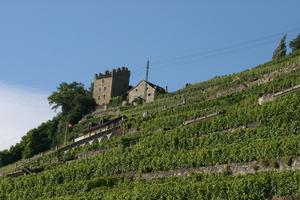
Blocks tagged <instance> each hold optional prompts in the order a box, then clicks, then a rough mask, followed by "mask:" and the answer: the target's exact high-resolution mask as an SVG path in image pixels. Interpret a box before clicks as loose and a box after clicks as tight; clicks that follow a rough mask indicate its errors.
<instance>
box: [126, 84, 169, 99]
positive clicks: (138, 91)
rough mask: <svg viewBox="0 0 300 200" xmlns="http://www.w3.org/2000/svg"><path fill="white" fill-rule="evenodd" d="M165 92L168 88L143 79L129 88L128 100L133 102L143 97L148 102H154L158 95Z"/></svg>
mask: <svg viewBox="0 0 300 200" xmlns="http://www.w3.org/2000/svg"><path fill="white" fill-rule="evenodd" d="M146 88H147V89H146ZM163 93H166V90H165V89H164V88H162V87H159V86H157V85H155V84H153V83H150V82H147V81H145V80H142V81H140V82H139V83H138V84H137V86H135V87H134V88H132V89H131V90H129V92H128V101H129V103H132V102H133V101H134V100H135V99H136V98H138V97H141V98H142V99H144V100H145V101H146V102H152V101H154V100H155V98H156V97H157V95H159V94H163Z"/></svg>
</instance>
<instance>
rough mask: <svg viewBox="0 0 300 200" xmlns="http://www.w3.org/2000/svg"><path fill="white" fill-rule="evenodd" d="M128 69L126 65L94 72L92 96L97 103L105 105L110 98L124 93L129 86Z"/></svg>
mask: <svg viewBox="0 0 300 200" xmlns="http://www.w3.org/2000/svg"><path fill="white" fill-rule="evenodd" d="M129 78H130V71H129V70H128V68H127V67H122V68H117V69H113V70H112V71H111V72H110V71H106V72H105V73H104V74H102V73H100V74H95V80H94V88H93V97H94V99H95V101H96V103H97V104H98V105H106V104H108V103H109V102H110V100H111V98H113V97H117V96H122V95H125V94H126V92H127V91H128V88H129Z"/></svg>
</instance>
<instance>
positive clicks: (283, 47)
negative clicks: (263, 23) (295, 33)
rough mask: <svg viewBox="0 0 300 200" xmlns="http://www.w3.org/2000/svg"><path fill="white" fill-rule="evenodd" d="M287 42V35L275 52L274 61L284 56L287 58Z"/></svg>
mask: <svg viewBox="0 0 300 200" xmlns="http://www.w3.org/2000/svg"><path fill="white" fill-rule="evenodd" d="M285 40H286V35H284V36H283V37H282V38H281V40H280V43H279V45H278V47H277V48H276V49H275V51H274V52H273V57H272V59H273V60H276V59H279V58H283V57H284V56H286V44H285Z"/></svg>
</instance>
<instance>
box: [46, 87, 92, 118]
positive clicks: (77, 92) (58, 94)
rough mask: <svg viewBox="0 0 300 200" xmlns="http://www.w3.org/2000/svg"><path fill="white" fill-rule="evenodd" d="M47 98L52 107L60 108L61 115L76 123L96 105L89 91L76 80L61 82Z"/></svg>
mask: <svg viewBox="0 0 300 200" xmlns="http://www.w3.org/2000/svg"><path fill="white" fill-rule="evenodd" d="M48 100H49V103H50V104H51V105H52V109H58V108H61V110H62V115H63V116H67V118H68V120H70V122H71V123H77V122H78V121H79V120H80V119H81V117H83V116H84V115H85V114H87V113H89V112H91V111H92V110H93V109H94V108H95V106H96V103H95V100H94V99H93V97H92V94H91V92H90V91H89V90H86V89H85V88H84V85H83V84H82V83H77V82H73V83H70V84H68V83H61V84H60V85H59V87H58V88H57V91H55V92H53V93H52V94H51V96H50V97H49V98H48Z"/></svg>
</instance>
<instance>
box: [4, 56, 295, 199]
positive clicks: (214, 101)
mask: <svg viewBox="0 0 300 200" xmlns="http://www.w3.org/2000/svg"><path fill="white" fill-rule="evenodd" d="M299 64H300V56H299V53H298V52H295V53H293V54H291V55H288V56H286V57H284V58H281V59H276V60H273V61H271V62H268V63H266V64H263V65H260V66H258V67H256V68H254V69H252V70H246V71H244V72H242V73H238V74H233V75H227V76H223V77H216V78H214V79H212V80H209V81H206V82H203V83H198V84H192V85H190V86H188V87H187V88H184V89H182V90H179V91H177V92H175V93H170V94H166V95H164V96H162V97H160V98H159V99H157V100H156V101H155V102H153V103H147V104H141V105H137V106H135V107H128V108H127V109H126V110H123V111H121V112H120V113H118V114H121V115H126V116H127V117H128V119H127V121H126V124H125V125H126V127H129V128H132V130H135V132H134V131H132V132H130V133H127V134H126V135H122V136H120V137H112V138H111V139H110V140H108V139H103V140H102V141H101V142H100V143H93V144H92V145H86V146H83V147H77V148H76V149H73V150H71V151H69V152H68V153H66V154H63V153H61V154H57V153H56V152H55V151H53V152H52V153H49V154H47V155H45V156H43V157H40V158H39V159H36V160H34V161H32V162H31V163H29V164H28V166H29V167H31V168H32V169H40V168H42V169H44V171H42V172H40V173H37V174H31V175H28V176H23V177H19V178H14V179H12V178H0V198H1V199H4V200H5V199H72V200H75V199H272V197H274V196H293V195H298V194H300V192H299V191H300V184H299V180H300V172H299V171H290V172H288V171H282V172H280V173H277V172H269V173H257V174H253V175H250V174H249V175H240V176H235V175H233V174H232V173H231V171H230V170H228V171H226V173H223V174H207V175H203V174H202V175H192V176H189V177H178V178H174V177H165V178H158V179H152V180H139V179H138V178H137V179H132V178H131V177H130V175H131V173H134V174H139V173H152V172H159V173H161V172H160V171H163V170H179V169H187V168H197V167H204V166H214V165H218V164H232V163H243V162H251V161H258V162H259V163H262V161H264V162H263V163H264V165H265V166H268V167H273V168H274V167H275V168H278V167H279V165H278V163H277V160H278V159H279V158H280V160H285V163H286V165H288V166H292V165H293V161H294V160H293V159H292V158H294V157H299V156H300V146H299V140H300V128H299V127H300V106H299V105H300V96H299V92H295V93H290V94H288V95H287V96H282V97H280V98H278V99H276V100H274V101H271V102H269V103H266V104H264V105H261V106H260V105H258V103H257V100H258V98H259V97H260V96H261V95H264V94H268V93H272V92H278V91H281V90H284V89H287V88H290V87H292V86H294V85H297V84H300V78H299V77H300V69H299V67H298V66H299ZM293 68H295V69H293ZM270 74H271V75H270ZM269 76H271V79H270V81H269V82H267V81H265V82H263V83H259V84H258V80H265V79H266V77H269ZM254 82H255V83H256V84H250V83H254ZM241 84H245V85H248V87H245V88H244V89H243V90H239V89H237V88H239V87H240V86H241ZM67 96H68V95H67ZM183 99H184V100H185V103H183ZM69 111H70V110H69ZM69 111H68V112H69ZM216 111H224V114H223V115H219V116H216V117H215V118H210V119H207V120H203V121H199V122H196V123H192V124H189V125H187V126H183V124H182V122H184V121H186V120H190V119H193V118H196V117H202V116H206V115H208V114H211V113H214V112H216ZM145 112H147V116H144V117H143V113H145ZM68 116H69V115H68V114H67V113H66V112H65V115H64V116H61V118H59V119H58V120H57V124H58V123H60V122H61V121H63V120H67V117H68ZM99 119H100V115H95V116H93V115H92V114H91V115H89V116H86V117H85V119H84V120H83V121H82V122H81V123H80V124H79V125H77V126H75V128H74V130H73V132H72V134H75V132H80V130H82V128H83V127H85V126H86V124H87V123H88V122H96V121H98V120H99ZM57 124H56V122H55V123H54V122H53V124H52V125H53V127H55V126H56V127H58V125H57ZM52 125H51V124H49V125H48V126H43V127H44V128H41V129H40V130H39V131H37V132H36V131H32V133H31V134H30V137H28V139H27V140H29V141H30V142H27V143H28V144H31V143H35V142H36V140H35V134H37V133H40V134H41V136H42V137H44V136H43V135H51V137H50V136H49V138H50V140H51V141H53V138H55V137H57V135H56V134H53V133H51V134H50V133H47V131H46V130H49V127H52ZM53 130H54V132H55V128H54V129H53ZM45 139H47V138H45ZM20 145H21V146H22V145H23V144H20ZM33 146H36V147H37V148H38V149H41V147H40V146H39V145H32V147H30V148H29V150H31V148H33ZM42 146H43V145H42ZM22 148H23V147H22ZM14 151H15V152H20V151H19V150H18V148H16V149H15V150H14ZM38 151H39V150H38ZM28 152H29V154H28V155H30V154H33V153H32V151H28ZM21 153H22V151H21ZM89 153H97V155H96V156H93V157H89V158H85V159H79V160H76V161H75V160H74V161H71V162H70V163H60V162H57V161H56V160H57V158H65V159H67V160H68V159H71V158H76V157H77V155H80V154H86V155H88V154H89ZM1 154H7V155H6V157H5V158H9V152H8V151H5V152H1V153H0V158H1ZM21 155H22V154H21ZM4 161H5V160H4V159H2V160H1V159H0V162H4ZM124 176H126V177H125V178H124Z"/></svg>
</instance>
